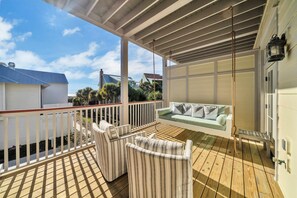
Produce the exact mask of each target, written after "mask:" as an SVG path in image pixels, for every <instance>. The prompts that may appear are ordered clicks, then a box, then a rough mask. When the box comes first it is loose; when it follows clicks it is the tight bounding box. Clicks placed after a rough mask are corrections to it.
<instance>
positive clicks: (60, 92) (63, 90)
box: [42, 83, 68, 105]
mask: <svg viewBox="0 0 297 198" xmlns="http://www.w3.org/2000/svg"><path fill="white" fill-rule="evenodd" d="M67 102H68V84H58V83H52V84H50V86H48V87H46V88H42V105H45V104H61V103H64V104H65V103H67Z"/></svg>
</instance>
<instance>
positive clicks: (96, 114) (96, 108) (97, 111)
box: [96, 108, 98, 125]
mask: <svg viewBox="0 0 297 198" xmlns="http://www.w3.org/2000/svg"><path fill="white" fill-rule="evenodd" d="M96 124H97V125H98V108H96Z"/></svg>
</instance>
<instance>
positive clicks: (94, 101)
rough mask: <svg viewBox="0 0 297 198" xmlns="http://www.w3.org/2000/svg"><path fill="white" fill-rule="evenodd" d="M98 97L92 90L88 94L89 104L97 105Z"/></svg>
mask: <svg viewBox="0 0 297 198" xmlns="http://www.w3.org/2000/svg"><path fill="white" fill-rule="evenodd" d="M98 101H99V100H98V97H97V91H96V90H92V91H90V93H89V104H98Z"/></svg>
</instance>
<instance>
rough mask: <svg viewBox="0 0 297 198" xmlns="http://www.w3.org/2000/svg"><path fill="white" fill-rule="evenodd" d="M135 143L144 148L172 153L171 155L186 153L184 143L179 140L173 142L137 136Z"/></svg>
mask: <svg viewBox="0 0 297 198" xmlns="http://www.w3.org/2000/svg"><path fill="white" fill-rule="evenodd" d="M135 144H136V145H137V146H139V147H141V148H143V149H146V150H150V151H154V152H158V153H164V154H171V155H183V154H184V144H182V143H179V142H171V141H165V140H158V139H150V138H147V137H141V136H137V137H136V138H135Z"/></svg>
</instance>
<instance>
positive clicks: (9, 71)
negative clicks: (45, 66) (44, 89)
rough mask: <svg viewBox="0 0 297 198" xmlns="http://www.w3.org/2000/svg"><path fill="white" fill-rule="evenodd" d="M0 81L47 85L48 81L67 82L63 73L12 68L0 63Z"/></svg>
mask: <svg viewBox="0 0 297 198" xmlns="http://www.w3.org/2000/svg"><path fill="white" fill-rule="evenodd" d="M0 82H5V83H16V84H37V85H44V86H48V84H49V83H63V84H68V81H67V79H66V77H65V75H64V74H58V73H50V72H41V71H33V70H25V69H17V68H15V69H13V68H9V67H5V66H2V65H0Z"/></svg>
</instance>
